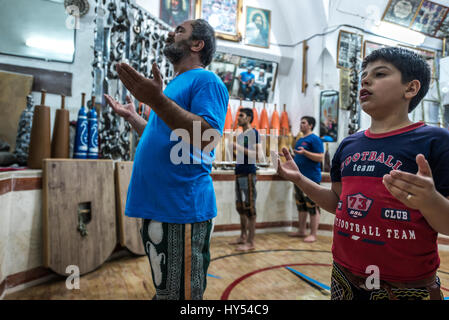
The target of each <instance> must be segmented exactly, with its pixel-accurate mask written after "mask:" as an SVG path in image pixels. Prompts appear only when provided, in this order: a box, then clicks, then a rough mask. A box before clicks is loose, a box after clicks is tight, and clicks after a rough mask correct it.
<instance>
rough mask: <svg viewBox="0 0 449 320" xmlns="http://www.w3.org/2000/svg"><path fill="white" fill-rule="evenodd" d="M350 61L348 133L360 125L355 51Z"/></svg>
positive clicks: (357, 69)
mask: <svg viewBox="0 0 449 320" xmlns="http://www.w3.org/2000/svg"><path fill="white" fill-rule="evenodd" d="M350 61H351V65H352V67H351V75H350V77H351V92H350V94H349V97H350V98H349V100H350V108H349V111H350V113H349V125H348V127H349V132H348V133H349V135H351V134H354V133H356V132H357V130H359V127H360V112H359V103H358V101H359V100H358V99H357V96H358V92H359V64H360V61H359V59H358V58H357V53H356V54H355V55H353V56H352V57H351V59H350Z"/></svg>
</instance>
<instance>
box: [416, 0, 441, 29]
mask: <svg viewBox="0 0 449 320" xmlns="http://www.w3.org/2000/svg"><path fill="white" fill-rule="evenodd" d="M448 10H449V8H448V7H445V6H442V5H440V4H437V3H434V2H431V1H427V0H424V1H423V3H422V5H421V8H420V9H419V10H418V14H417V15H416V17H415V20H414V21H413V24H412V26H411V29H412V30H415V31H419V32H422V33H425V34H428V35H430V36H434V35H435V34H436V32H437V30H438V29H439V27H440V25H441V23H442V22H443V20H444V18H446V16H447V13H448Z"/></svg>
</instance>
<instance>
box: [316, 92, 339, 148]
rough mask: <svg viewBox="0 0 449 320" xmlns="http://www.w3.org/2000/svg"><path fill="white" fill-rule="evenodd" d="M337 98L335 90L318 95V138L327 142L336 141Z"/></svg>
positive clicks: (337, 94)
mask: <svg viewBox="0 0 449 320" xmlns="http://www.w3.org/2000/svg"><path fill="white" fill-rule="evenodd" d="M338 96H339V93H338V91H335V90H325V91H322V92H321V94H320V138H322V139H325V141H329V142H337V141H338V102H339V97H338Z"/></svg>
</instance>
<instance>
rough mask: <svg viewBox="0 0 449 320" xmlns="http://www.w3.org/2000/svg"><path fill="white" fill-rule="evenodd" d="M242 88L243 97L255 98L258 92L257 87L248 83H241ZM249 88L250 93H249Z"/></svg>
mask: <svg viewBox="0 0 449 320" xmlns="http://www.w3.org/2000/svg"><path fill="white" fill-rule="evenodd" d="M240 89H241V90H242V94H243V97H245V99H246V98H249V100H253V98H254V94H255V93H256V88H255V87H254V85H253V86H251V87H249V86H248V85H247V84H243V83H241V84H240ZM248 89H249V93H248Z"/></svg>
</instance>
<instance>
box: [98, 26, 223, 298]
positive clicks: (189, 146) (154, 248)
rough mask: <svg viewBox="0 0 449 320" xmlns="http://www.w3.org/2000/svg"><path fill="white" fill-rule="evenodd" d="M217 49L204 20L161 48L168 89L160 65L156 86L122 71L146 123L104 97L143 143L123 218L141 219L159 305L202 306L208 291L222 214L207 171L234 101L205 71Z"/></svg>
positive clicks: (130, 71) (177, 32) (131, 71)
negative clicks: (169, 75) (145, 110)
mask: <svg viewBox="0 0 449 320" xmlns="http://www.w3.org/2000/svg"><path fill="white" fill-rule="evenodd" d="M215 48H216V40H215V33H214V29H213V28H212V27H211V26H210V25H209V23H207V21H205V20H201V19H198V20H191V21H185V22H184V23H182V24H181V25H179V26H177V27H176V29H175V31H174V32H170V33H169V34H168V38H167V42H166V46H165V49H164V54H165V56H166V57H167V58H168V60H169V61H170V62H171V63H172V64H173V67H174V72H175V77H174V79H173V80H172V81H171V82H170V83H169V84H168V85H167V87H166V88H165V90H163V81H162V77H161V74H160V71H159V69H158V67H157V65H156V64H153V69H152V71H153V75H154V78H153V79H146V78H144V77H143V76H141V75H140V74H139V73H138V72H136V71H135V70H134V69H133V68H131V67H130V66H128V65H126V64H123V63H122V64H119V65H118V67H117V71H118V74H119V77H120V80H121V81H122V82H123V84H124V85H125V86H126V88H127V89H128V90H129V91H130V92H131V94H132V95H133V96H134V97H135V98H136V99H137V100H138V101H140V102H143V103H145V104H146V105H149V106H151V108H152V110H153V111H154V112H152V113H151V115H150V117H149V119H148V123H147V122H146V121H145V120H144V119H143V118H141V117H140V116H138V114H137V113H136V110H135V107H134V104H133V103H132V100H131V98H130V97H127V101H128V104H126V105H121V104H119V103H118V102H117V101H115V100H113V99H112V98H111V97H110V96H106V100H107V102H108V103H109V104H110V105H111V107H112V108H113V109H114V111H115V112H116V113H117V114H119V115H120V116H122V117H123V118H124V119H125V120H127V121H128V122H129V123H130V124H131V126H132V127H133V128H134V130H136V131H137V133H138V134H139V135H140V136H141V139H140V141H139V145H138V147H137V150H136V154H135V159H134V165H133V171H132V175H131V181H130V184H129V187H128V198H127V201H126V209H125V213H126V215H127V216H128V217H134V218H141V219H142V220H143V226H142V229H141V236H142V240H143V244H144V247H145V250H146V253H147V255H148V258H149V261H150V265H151V270H152V278H153V283H154V286H155V288H156V296H155V299H170V300H184V299H186V300H189V299H194V300H200V299H202V298H203V293H204V291H205V289H206V275H207V268H208V266H209V262H210V253H209V239H210V234H211V230H212V219H213V218H214V217H215V216H216V215H217V207H216V201H215V193H214V189H213V184H212V178H211V176H210V172H211V169H212V161H213V159H214V155H215V153H214V148H215V146H216V144H217V143H218V141H219V140H220V139H221V137H220V135H221V134H222V132H223V127H224V122H225V117H226V111H227V107H228V101H229V96H228V91H227V89H226V87H225V85H224V84H223V82H222V81H221V80H220V78H218V76H216V75H215V74H214V73H212V72H210V71H207V70H205V69H204V68H205V67H206V66H207V65H209V64H210V63H211V61H212V57H213V55H214V52H215Z"/></svg>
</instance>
